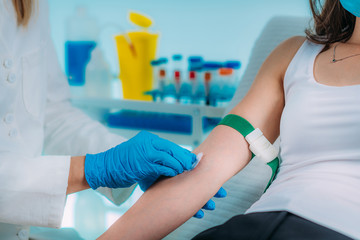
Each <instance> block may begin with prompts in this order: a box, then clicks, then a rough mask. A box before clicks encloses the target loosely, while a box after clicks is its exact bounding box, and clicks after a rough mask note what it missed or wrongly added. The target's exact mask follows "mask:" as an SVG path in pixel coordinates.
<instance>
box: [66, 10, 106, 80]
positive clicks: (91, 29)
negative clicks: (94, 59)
mask: <svg viewBox="0 0 360 240" xmlns="http://www.w3.org/2000/svg"><path fill="white" fill-rule="evenodd" d="M98 33H99V30H98V27H97V22H96V20H95V18H93V17H91V16H89V15H88V14H87V11H86V8H84V7H78V8H77V9H76V12H75V14H74V15H73V16H71V17H70V18H69V19H68V21H67V29H66V34H67V41H66V42H65V71H66V74H67V76H68V80H69V84H70V85H72V86H82V85H84V84H85V70H86V66H87V64H88V62H89V60H90V56H91V51H92V50H93V49H94V48H95V46H96V40H97V36H98Z"/></svg>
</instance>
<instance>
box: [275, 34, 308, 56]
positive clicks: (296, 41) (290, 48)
mask: <svg viewBox="0 0 360 240" xmlns="http://www.w3.org/2000/svg"><path fill="white" fill-rule="evenodd" d="M305 40H306V37H304V36H294V37H291V38H288V39H286V40H285V41H283V42H282V43H280V44H279V46H278V47H277V48H276V51H279V52H281V54H282V55H283V56H284V57H286V59H287V60H289V59H290V60H291V59H292V58H293V57H294V55H295V54H296V52H297V51H298V50H299V48H300V47H301V45H302V44H303V43H304V42H305Z"/></svg>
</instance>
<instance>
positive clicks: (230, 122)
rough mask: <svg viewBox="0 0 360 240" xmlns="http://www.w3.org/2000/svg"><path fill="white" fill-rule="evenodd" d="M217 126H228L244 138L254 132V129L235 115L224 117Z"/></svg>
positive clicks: (243, 119)
mask: <svg viewBox="0 0 360 240" xmlns="http://www.w3.org/2000/svg"><path fill="white" fill-rule="evenodd" d="M219 125H226V126H229V127H231V128H233V129H235V130H236V131H238V132H239V133H241V135H243V136H244V137H246V136H247V135H248V134H249V133H251V132H252V131H254V130H255V128H254V127H253V126H252V125H251V123H249V122H248V121H247V120H246V119H245V118H242V117H240V116H238V115H235V114H229V115H226V116H225V117H224V118H223V119H222V120H221V121H220V123H219Z"/></svg>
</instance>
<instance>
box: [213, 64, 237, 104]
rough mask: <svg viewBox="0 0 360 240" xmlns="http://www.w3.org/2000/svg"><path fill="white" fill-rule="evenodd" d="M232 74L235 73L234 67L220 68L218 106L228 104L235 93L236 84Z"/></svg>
mask: <svg viewBox="0 0 360 240" xmlns="http://www.w3.org/2000/svg"><path fill="white" fill-rule="evenodd" d="M232 75H233V69H232V68H220V69H219V79H220V86H219V88H220V93H219V97H218V98H217V99H216V106H218V107H225V106H227V105H228V103H229V102H230V101H231V98H232V97H233V95H234V93H235V89H236V86H235V81H234V78H233V76H232Z"/></svg>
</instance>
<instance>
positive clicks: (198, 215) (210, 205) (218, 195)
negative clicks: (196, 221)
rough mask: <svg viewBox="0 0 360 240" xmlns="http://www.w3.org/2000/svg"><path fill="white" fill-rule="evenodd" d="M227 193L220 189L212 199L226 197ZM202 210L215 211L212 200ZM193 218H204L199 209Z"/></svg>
mask: <svg viewBox="0 0 360 240" xmlns="http://www.w3.org/2000/svg"><path fill="white" fill-rule="evenodd" d="M226 195H227V193H226V191H225V189H223V188H222V187H221V188H220V189H219V191H218V192H217V193H216V194H215V196H214V197H216V198H224V197H226ZM202 209H205V210H214V209H215V202H214V201H213V200H211V199H210V200H209V201H208V202H207V203H206V204H205V205H204V206H203V207H202ZM193 217H195V218H203V217H204V212H203V211H202V210H201V209H200V210H199V211H198V212H197V213H196V214H195V215H194V216H193Z"/></svg>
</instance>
